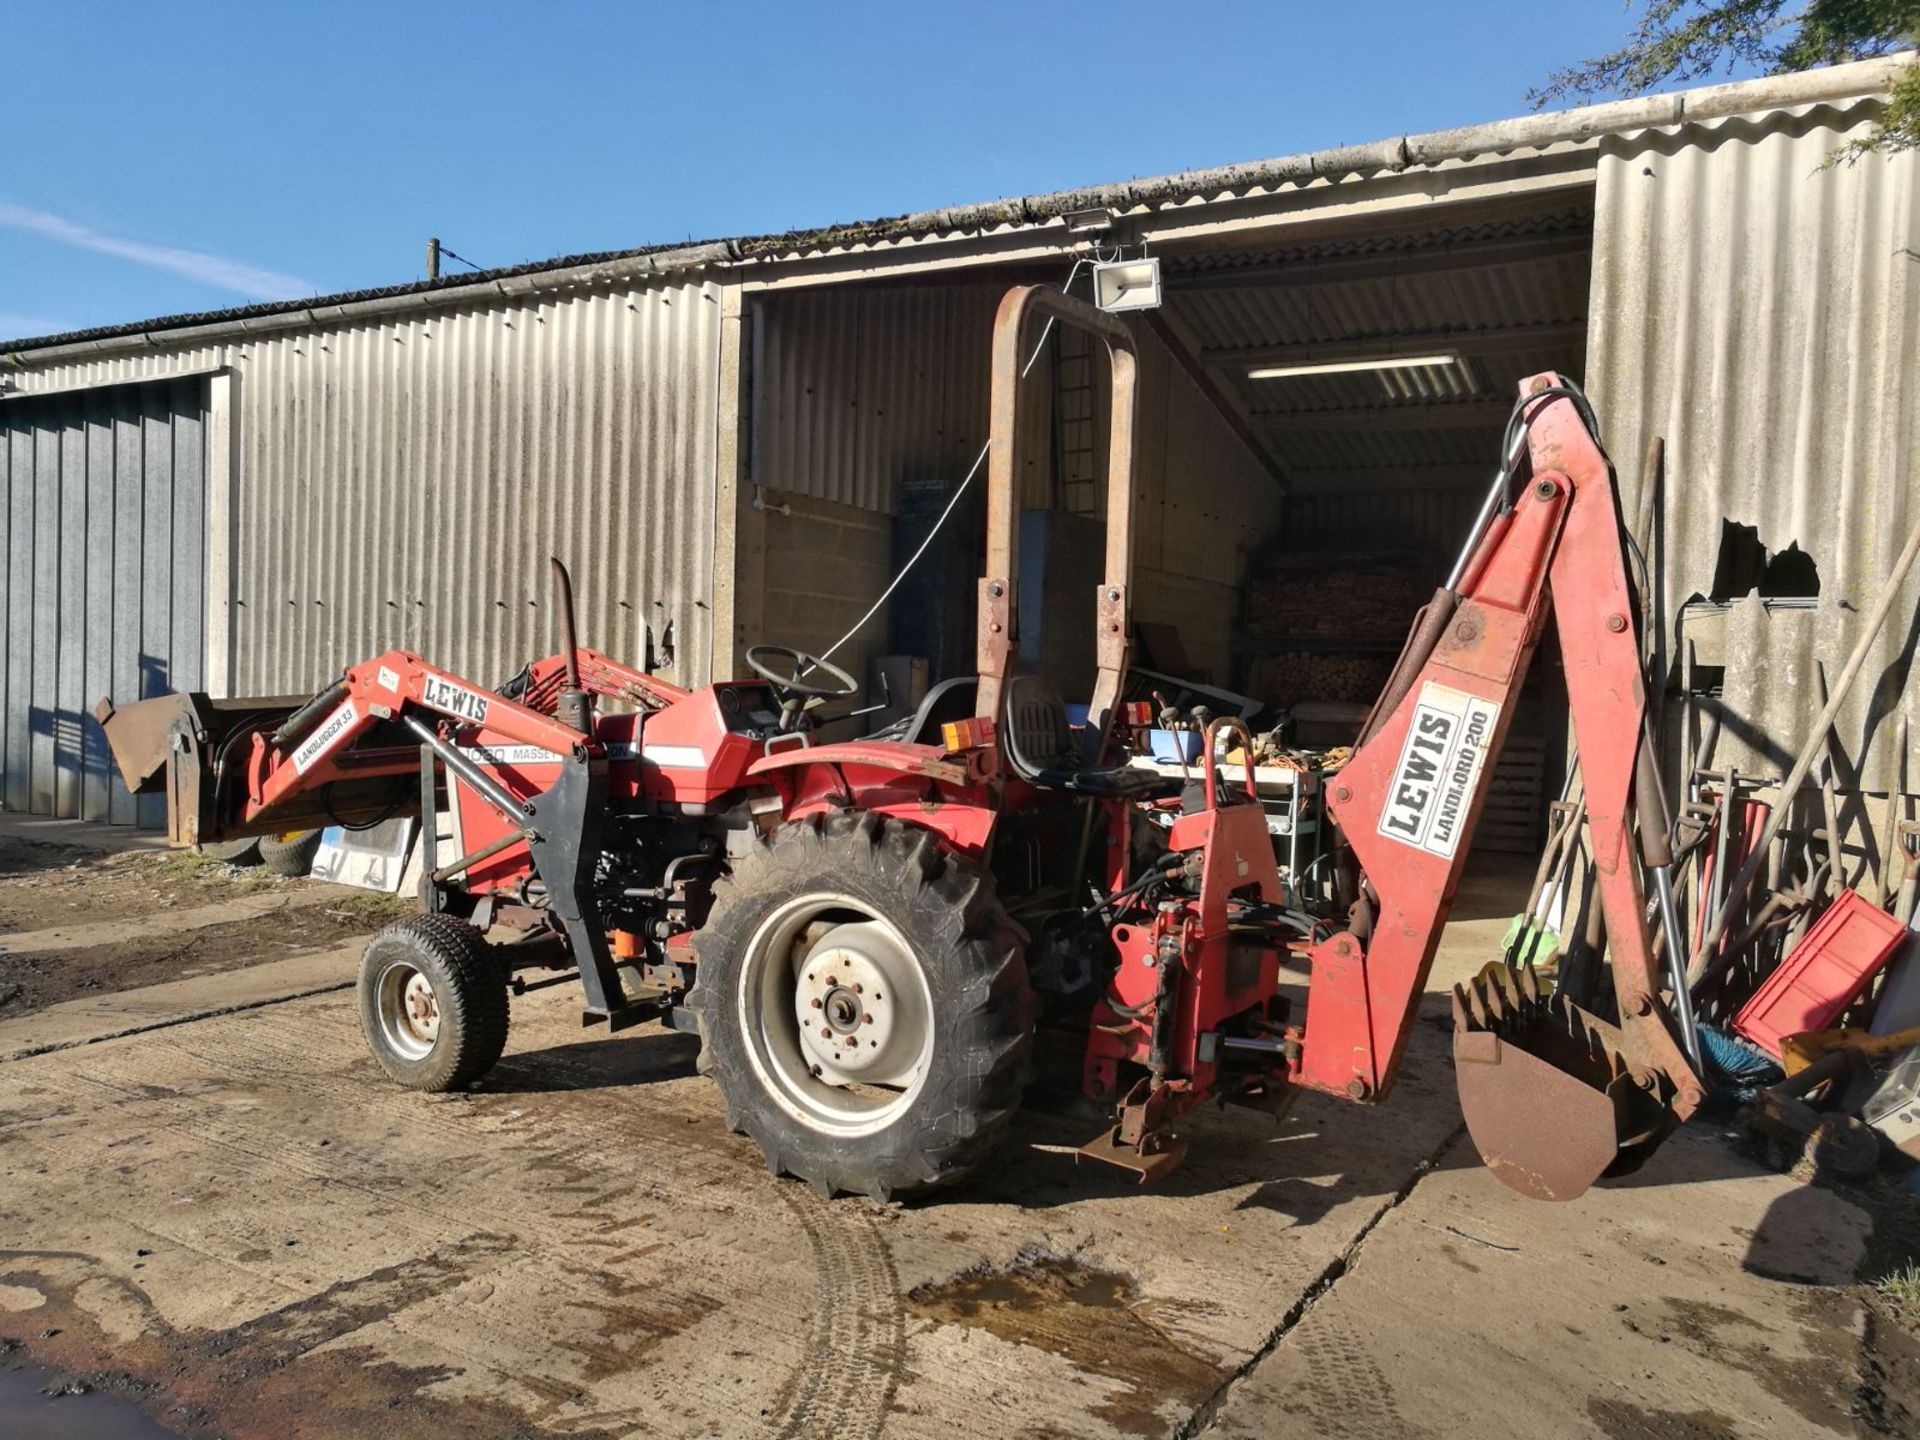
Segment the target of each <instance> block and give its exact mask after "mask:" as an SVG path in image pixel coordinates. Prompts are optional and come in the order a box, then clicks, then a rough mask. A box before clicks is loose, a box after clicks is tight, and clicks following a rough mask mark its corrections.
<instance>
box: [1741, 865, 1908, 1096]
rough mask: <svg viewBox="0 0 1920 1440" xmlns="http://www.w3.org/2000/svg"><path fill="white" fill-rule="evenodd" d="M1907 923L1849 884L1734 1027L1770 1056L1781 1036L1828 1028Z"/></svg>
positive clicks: (1756, 994)
mask: <svg viewBox="0 0 1920 1440" xmlns="http://www.w3.org/2000/svg"><path fill="white" fill-rule="evenodd" d="M1906 935H1907V927H1906V926H1904V925H1902V924H1901V923H1900V922H1899V921H1898V920H1896V919H1894V918H1893V916H1891V915H1889V914H1887V912H1886V911H1884V910H1882V909H1880V908H1879V907H1878V906H1876V905H1873V904H1871V903H1870V902H1868V901H1867V900H1865V899H1863V898H1862V897H1861V896H1860V895H1859V893H1858V892H1856V891H1853V890H1849V891H1847V892H1846V893H1845V894H1843V895H1841V897H1840V898H1839V899H1838V900H1836V901H1834V902H1833V904H1832V905H1830V906H1828V907H1827V913H1826V914H1824V915H1822V916H1821V917H1820V919H1819V920H1818V921H1817V922H1816V923H1815V924H1814V927H1813V928H1812V929H1811V930H1809V931H1807V934H1806V938H1805V939H1803V940H1802V941H1801V942H1800V943H1799V944H1798V945H1797V946H1795V947H1794V951H1793V953H1792V954H1791V955H1789V956H1787V958H1786V959H1785V960H1782V961H1781V962H1780V967H1779V968H1778V969H1777V970H1775V971H1774V972H1773V974H1771V975H1770V976H1768V977H1767V982H1766V984H1764V985H1762V986H1761V987H1760V988H1759V990H1757V991H1756V992H1754V996H1753V998H1752V999H1751V1000H1749V1001H1747V1003H1746V1004H1745V1005H1743V1006H1742V1007H1741V1009H1740V1013H1739V1015H1737V1016H1735V1017H1734V1022H1733V1028H1734V1032H1735V1033H1736V1034H1738V1035H1739V1036H1741V1037H1742V1038H1743V1039H1746V1040H1751V1041H1752V1042H1753V1043H1754V1044H1755V1045H1758V1046H1759V1047H1760V1048H1761V1049H1762V1050H1765V1051H1766V1052H1767V1053H1768V1054H1769V1055H1772V1056H1774V1057H1775V1058H1778V1057H1779V1054H1780V1041H1781V1040H1782V1039H1783V1038H1784V1037H1786V1036H1788V1035H1798V1034H1800V1033H1802V1032H1803V1031H1807V1030H1828V1029H1831V1028H1832V1027H1833V1024H1834V1022H1835V1021H1837V1020H1838V1019H1839V1018H1840V1015H1841V1012H1842V1011H1844V1010H1845V1009H1846V1008H1847V1006H1849V1005H1851V1004H1852V1003H1853V1002H1854V1000H1855V999H1856V998H1857V997H1858V996H1859V994H1860V992H1861V991H1862V990H1865V989H1866V988H1867V984H1868V982H1869V981H1871V980H1872V979H1873V977H1874V976H1875V975H1877V974H1878V973H1879V972H1880V967H1881V966H1883V965H1885V964H1886V963H1887V961H1888V960H1889V959H1891V958H1892V956H1893V952H1894V951H1895V950H1897V949H1898V948H1899V947H1900V942H1901V941H1902V940H1904V939H1905V938H1906Z"/></svg>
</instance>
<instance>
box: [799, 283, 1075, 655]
mask: <svg viewBox="0 0 1920 1440" xmlns="http://www.w3.org/2000/svg"><path fill="white" fill-rule="evenodd" d="M1088 263H1089V262H1088V261H1086V260H1085V259H1080V260H1075V261H1074V262H1073V268H1072V269H1071V270H1069V271H1068V272H1067V280H1066V283H1065V284H1064V285H1062V286H1061V287H1060V288H1061V290H1062V291H1068V290H1071V289H1073V282H1074V281H1075V280H1077V279H1078V278H1079V276H1080V271H1081V270H1082V269H1083V268H1084V267H1085V266H1086V265H1087V264H1088ZM1051 334H1053V317H1052V316H1051V315H1049V316H1048V317H1047V323H1046V324H1045V325H1044V326H1042V327H1041V330H1040V338H1039V339H1038V340H1036V341H1034V344H1033V353H1032V354H1030V355H1028V356H1027V363H1026V364H1025V365H1023V366H1021V367H1020V378H1021V379H1023V380H1024V379H1026V377H1027V372H1028V371H1030V370H1032V369H1033V367H1034V364H1035V362H1036V361H1038V360H1039V358H1040V352H1041V351H1042V350H1043V349H1045V348H1046V344H1047V337H1048V336H1050V335H1051ZM992 448H993V441H992V440H991V439H989V440H988V441H987V443H986V444H985V445H982V446H981V447H980V453H979V454H978V455H976V456H974V457H973V464H972V465H971V466H970V467H968V470H967V477H966V479H964V480H962V481H961V482H960V488H959V489H957V490H955V491H954V492H953V496H952V498H951V499H949V500H948V501H947V505H946V508H945V509H944V510H942V511H941V512H940V516H939V518H938V519H937V520H935V521H934V522H933V528H932V529H930V530H929V531H927V538H926V539H924V540H922V541H921V542H920V548H919V549H917V550H915V551H914V552H913V554H911V555H910V556H908V557H907V563H906V564H904V565H902V566H901V567H900V570H899V573H898V574H896V575H895V576H894V577H893V579H892V580H890V581H888V582H887V588H886V589H884V590H882V591H881V592H880V598H879V599H878V600H876V601H874V602H873V604H871V605H869V606H868V607H867V611H866V613H865V614H864V615H862V616H861V617H860V618H859V619H858V620H856V621H854V622H853V628H852V629H850V630H848V631H847V633H846V634H844V635H842V636H841V637H840V638H839V639H838V640H836V641H834V642H833V644H832V645H830V646H828V647H827V649H826V650H824V651H822V652H821V654H820V656H819V658H820V659H821V660H831V659H832V658H833V657H834V655H835V654H837V653H838V652H839V650H840V648H841V647H842V646H844V645H845V644H846V643H847V642H848V641H849V640H851V639H853V637H854V636H856V635H858V634H859V633H860V631H861V629H862V627H864V626H865V625H866V623H867V622H868V621H869V620H871V619H873V617H874V616H875V615H877V614H879V613H880V607H881V606H882V605H884V604H886V603H887V601H888V600H889V599H891V598H892V596H893V592H894V591H895V590H898V589H899V588H900V582H901V581H903V580H905V579H906V578H907V572H908V571H910V570H912V569H913V567H914V566H915V565H917V564H919V563H920V557H921V556H922V555H924V554H926V553H927V547H928V546H929V545H931V544H933V537H934V536H936V535H938V534H939V533H940V528H941V527H942V526H943V525H945V524H946V523H947V517H948V516H950V515H952V514H953V509H954V506H956V505H958V504H959V503H960V497H961V496H962V495H964V494H966V493H967V487H968V486H970V485H972V484H973V478H974V476H976V475H978V474H979V473H980V467H981V466H982V465H984V464H986V463H987V452H988V451H989V450H990V449H992ZM813 668H814V667H813V666H811V665H809V666H807V668H806V669H805V670H802V671H801V672H800V673H799V675H796V676H795V677H794V678H795V679H796V680H797V679H800V678H802V677H803V676H805V675H806V674H808V673H809V672H810V671H811V670H813Z"/></svg>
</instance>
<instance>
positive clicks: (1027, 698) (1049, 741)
mask: <svg viewBox="0 0 1920 1440" xmlns="http://www.w3.org/2000/svg"><path fill="white" fill-rule="evenodd" d="M1002 748H1003V749H1004V750H1005V752H1006V756H1007V763H1008V765H1010V766H1011V767H1012V769H1013V772H1014V774H1016V775H1018V776H1019V777H1020V778H1021V779H1022V780H1025V781H1026V782H1027V783H1028V784H1030V785H1038V786H1040V787H1041V788H1042V789H1046V790H1069V791H1072V792H1073V793H1074V794H1076V795H1085V796H1088V797H1090V798H1092V799H1096V800H1161V799H1166V798H1169V797H1171V796H1174V795H1178V794H1179V793H1180V784H1181V782H1180V778H1179V777H1178V776H1166V775H1159V774H1156V773H1154V772H1153V771H1151V770H1136V769H1134V768H1133V767H1131V766H1127V765H1122V766H1119V767H1117V768H1114V769H1098V768H1094V767H1091V766H1089V765H1088V764H1087V762H1086V757H1085V756H1084V755H1082V754H1081V752H1080V745H1079V742H1078V741H1076V740H1075V739H1074V735H1073V726H1072V725H1070V724H1069V723H1068V722H1067V707H1066V705H1065V704H1063V703H1062V702H1061V699H1060V697H1059V696H1058V695H1056V694H1055V693H1054V692H1053V691H1052V690H1049V689H1048V688H1047V687H1046V686H1045V685H1043V684H1042V683H1041V682H1040V681H1039V680H1037V679H1035V678H1034V677H1032V676H1030V675H1020V676H1015V677H1014V678H1013V679H1011V680H1009V681H1008V682H1007V700H1006V731H1005V734H1004V736H1003V738H1002Z"/></svg>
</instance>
